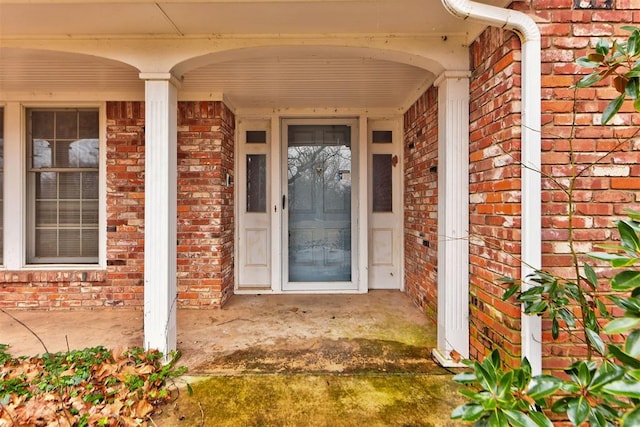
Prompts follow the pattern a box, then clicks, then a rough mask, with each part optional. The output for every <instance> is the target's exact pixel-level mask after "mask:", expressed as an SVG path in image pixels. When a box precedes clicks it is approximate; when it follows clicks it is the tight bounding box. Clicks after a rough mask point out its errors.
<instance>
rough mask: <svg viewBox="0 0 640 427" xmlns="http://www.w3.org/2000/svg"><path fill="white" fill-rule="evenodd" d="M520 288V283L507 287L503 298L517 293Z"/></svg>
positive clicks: (506, 298)
mask: <svg viewBox="0 0 640 427" xmlns="http://www.w3.org/2000/svg"><path fill="white" fill-rule="evenodd" d="M519 290H520V285H512V286H509V288H507V290H506V291H505V292H504V294H502V299H503V300H504V301H506V300H508V299H509V298H511V297H512V296H513V295H515V294H516V293H517V292H518V291H519Z"/></svg>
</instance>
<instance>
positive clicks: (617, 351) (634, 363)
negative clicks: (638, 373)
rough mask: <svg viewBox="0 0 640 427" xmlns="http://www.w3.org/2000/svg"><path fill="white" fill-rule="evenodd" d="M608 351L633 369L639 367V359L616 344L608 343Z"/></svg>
mask: <svg viewBox="0 0 640 427" xmlns="http://www.w3.org/2000/svg"><path fill="white" fill-rule="evenodd" d="M609 353H611V354H612V355H613V356H614V357H615V358H616V359H618V360H619V361H620V362H622V363H623V364H624V365H626V366H628V367H631V368H633V369H640V360H638V358H637V357H633V356H631V355H630V354H627V353H625V352H624V351H622V349H621V348H620V347H618V346H617V345H613V344H609Z"/></svg>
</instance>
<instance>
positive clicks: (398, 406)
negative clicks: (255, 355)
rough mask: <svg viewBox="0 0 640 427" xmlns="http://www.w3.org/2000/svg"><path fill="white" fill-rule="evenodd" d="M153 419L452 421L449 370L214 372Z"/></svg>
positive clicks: (207, 422)
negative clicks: (417, 372) (225, 374)
mask: <svg viewBox="0 0 640 427" xmlns="http://www.w3.org/2000/svg"><path fill="white" fill-rule="evenodd" d="M193 389H194V394H193V395H192V396H188V395H187V394H186V393H184V392H183V393H181V396H180V398H179V399H178V400H177V401H176V402H175V403H173V404H171V405H168V406H167V407H165V408H164V413H163V414H162V415H161V416H158V417H156V418H155V422H156V423H157V424H158V425H171V426H174V425H176V426H201V425H204V426H243V427H244V426H336V427H338V426H367V427H374V426H407V427H408V426H416V427H417V426H454V425H457V424H455V423H454V422H453V421H451V420H450V419H449V414H450V413H451V411H452V410H453V408H454V407H455V406H457V405H458V404H461V403H462V400H461V398H460V395H459V394H458V392H457V390H458V386H457V385H456V384H455V383H453V382H452V381H451V377H450V376H447V375H415V374H403V375H389V374H387V375H366V376H364V375H277V374H270V375H255V376H234V377H211V378H208V379H206V380H203V381H200V382H197V383H195V384H194V385H193Z"/></svg>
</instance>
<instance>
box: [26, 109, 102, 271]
mask: <svg viewBox="0 0 640 427" xmlns="http://www.w3.org/2000/svg"><path fill="white" fill-rule="evenodd" d="M28 113H29V114H28V117H30V118H31V120H32V123H31V129H33V132H32V134H33V135H34V137H33V138H32V141H30V144H29V145H28V146H29V147H30V150H29V151H30V152H29V155H30V160H31V162H30V164H31V168H29V171H28V173H29V175H30V176H29V180H28V182H29V187H28V190H27V191H28V192H29V197H30V200H29V203H28V209H29V210H30V214H29V215H28V217H29V218H32V221H34V222H33V223H30V224H29V227H30V229H29V235H30V240H29V247H28V254H29V256H28V261H29V262H35V263H52V262H62V263H73V262H97V260H98V259H97V258H98V217H99V213H98V209H99V208H98V206H99V201H98V193H99V187H98V184H99V183H98V180H99V178H98V177H99V171H98V167H99V158H100V155H99V140H98V139H97V136H98V134H99V120H98V117H99V115H98V110H96V109H94V110H70V109H64V110H54V109H52V110H30V111H29V112H28ZM36 136H37V137H36Z"/></svg>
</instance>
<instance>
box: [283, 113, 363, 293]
mask: <svg viewBox="0 0 640 427" xmlns="http://www.w3.org/2000/svg"><path fill="white" fill-rule="evenodd" d="M287 180H288V198H289V209H288V212H289V236H288V238H289V282H350V281H351V131H350V127H349V126H345V125H336V126H334V125H292V126H289V128H288V147H287Z"/></svg>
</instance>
